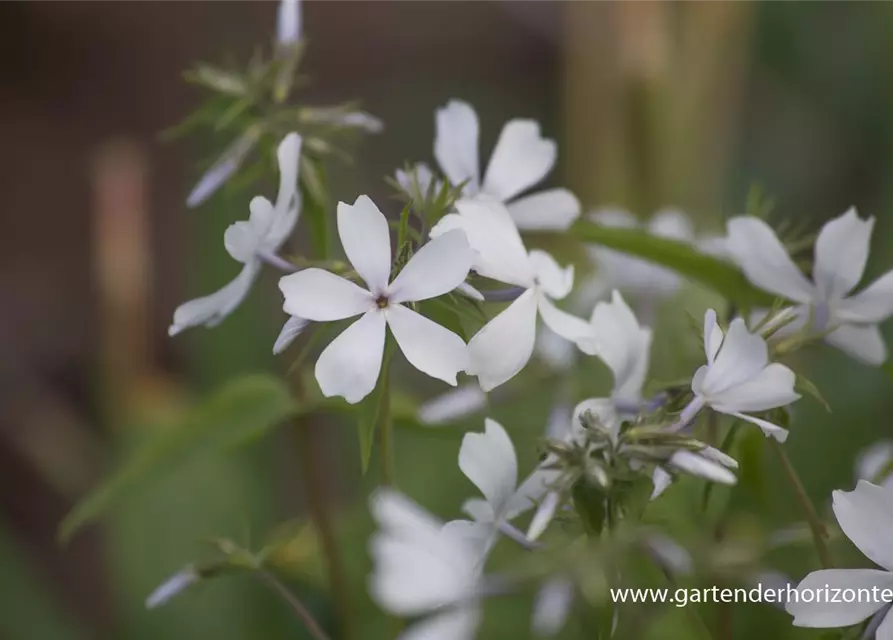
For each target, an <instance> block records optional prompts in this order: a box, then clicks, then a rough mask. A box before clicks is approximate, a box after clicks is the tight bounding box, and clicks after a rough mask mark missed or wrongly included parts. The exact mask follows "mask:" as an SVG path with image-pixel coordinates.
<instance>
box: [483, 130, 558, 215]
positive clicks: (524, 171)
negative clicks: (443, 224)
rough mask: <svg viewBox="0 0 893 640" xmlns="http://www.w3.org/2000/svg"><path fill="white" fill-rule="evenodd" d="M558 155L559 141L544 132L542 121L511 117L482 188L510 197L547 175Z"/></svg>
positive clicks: (494, 195) (501, 198)
mask: <svg viewBox="0 0 893 640" xmlns="http://www.w3.org/2000/svg"><path fill="white" fill-rule="evenodd" d="M557 156H558V148H557V145H556V144H555V141H554V140H549V139H546V138H543V137H542V136H541V135H540V125H539V123H537V122H536V121H535V120H511V121H509V122H507V123H506V125H505V126H504V127H503V128H502V132H501V133H500V134H499V140H497V141H496V148H495V149H494V150H493V155H492V156H490V164H489V165H488V166H487V174H486V176H484V184H483V187H482V189H481V190H482V191H483V192H484V193H486V194H488V195H491V196H493V197H494V198H498V199H499V200H503V201H505V200H508V199H509V198H512V197H513V196H516V195H518V194H519V193H521V192H522V191H524V190H525V189H528V188H530V187H532V186H533V185H535V184H536V183H538V182H540V181H541V180H542V179H543V178H545V177H546V174H548V173H549V171H551V170H552V167H553V166H554V165H555V159H556V157H557Z"/></svg>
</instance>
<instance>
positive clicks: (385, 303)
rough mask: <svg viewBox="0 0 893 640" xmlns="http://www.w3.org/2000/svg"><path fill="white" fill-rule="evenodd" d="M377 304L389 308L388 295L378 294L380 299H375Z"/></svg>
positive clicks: (379, 306) (382, 307)
mask: <svg viewBox="0 0 893 640" xmlns="http://www.w3.org/2000/svg"><path fill="white" fill-rule="evenodd" d="M375 306H376V307H378V308H379V309H387V308H388V297H387V296H378V299H377V300H376V301H375Z"/></svg>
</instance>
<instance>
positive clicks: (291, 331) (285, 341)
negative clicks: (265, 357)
mask: <svg viewBox="0 0 893 640" xmlns="http://www.w3.org/2000/svg"><path fill="white" fill-rule="evenodd" d="M308 324H310V321H309V320H305V319H304V318H299V317H298V316H292V317H291V318H289V319H288V320H286V321H285V324H284V325H282V331H280V332H279V337H278V338H276V342H275V343H274V344H273V355H279V354H280V353H282V352H283V351H285V350H286V349H287V348H288V346H289V345H290V344H291V343H292V342H294V340H295V338H297V337H298V336H299V335H301V332H302V331H303V330H304V328H305V327H306V326H307V325H308Z"/></svg>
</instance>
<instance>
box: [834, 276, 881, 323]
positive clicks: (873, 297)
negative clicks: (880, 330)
mask: <svg viewBox="0 0 893 640" xmlns="http://www.w3.org/2000/svg"><path fill="white" fill-rule="evenodd" d="M891 315H893V271H889V272H887V273H885V274H884V275H882V276H881V277H880V278H878V279H877V280H875V281H874V282H872V283H871V284H870V285H869V286H868V287H867V288H866V289H864V290H863V291H860V292H859V293H857V294H856V295H854V296H851V297H849V298H844V299H843V300H841V301H840V303H839V304H838V305H837V313H836V317H837V318H838V319H839V320H842V321H844V322H856V323H868V324H876V323H878V322H883V321H884V320H886V319H887V318H889V317H890V316H891Z"/></svg>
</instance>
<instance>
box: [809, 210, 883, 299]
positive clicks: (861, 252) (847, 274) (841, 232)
mask: <svg viewBox="0 0 893 640" xmlns="http://www.w3.org/2000/svg"><path fill="white" fill-rule="evenodd" d="M873 229H874V218H868V219H867V220H860V219H859V215H858V214H857V213H856V209H855V207H851V208H850V209H849V210H848V211H847V212H846V213H844V214H843V215H842V216H839V217H837V218H834V219H833V220H829V221H828V222H826V223H825V224H824V226H823V227H822V230H821V231H820V232H819V237H818V238H817V239H816V242H815V263H814V264H813V266H812V279H813V280H814V281H815V286H816V289H817V290H818V294H819V296H821V298H822V300H838V299H840V298H842V297H843V296H845V295H846V294H847V293H849V292H850V291H852V290H853V288H854V287H855V286H856V285H857V284H859V280H861V279H862V274H863V273H864V272H865V263H866V262H868V246H869V244H870V243H871V232H872V230H873Z"/></svg>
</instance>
